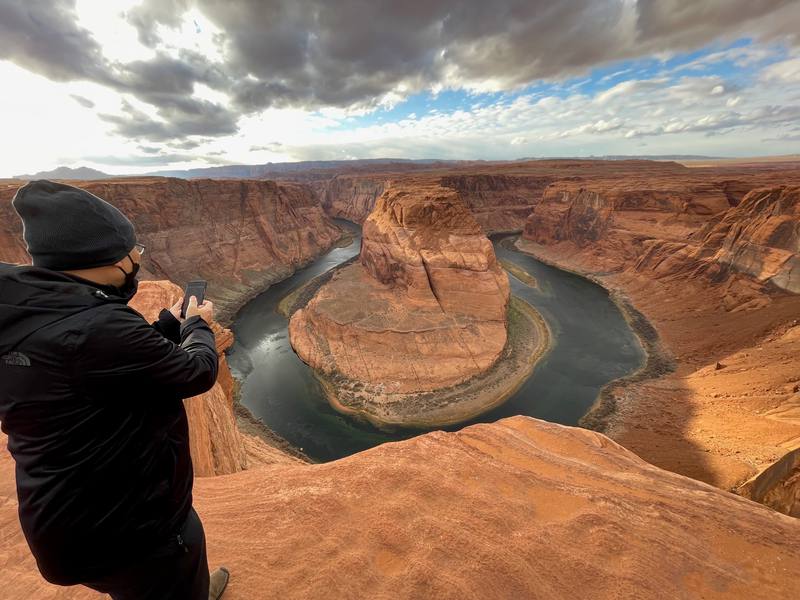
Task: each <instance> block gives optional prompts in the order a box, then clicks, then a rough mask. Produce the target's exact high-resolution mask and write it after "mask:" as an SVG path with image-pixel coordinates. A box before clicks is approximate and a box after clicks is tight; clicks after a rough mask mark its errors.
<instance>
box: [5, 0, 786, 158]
mask: <svg viewBox="0 0 800 600" xmlns="http://www.w3.org/2000/svg"><path fill="white" fill-rule="evenodd" d="M190 8H196V9H197V10H199V11H200V12H202V13H203V14H204V15H205V17H206V18H208V19H209V20H210V21H211V22H212V23H214V25H215V26H216V27H218V28H219V29H220V31H221V32H222V33H221V34H219V35H218V36H216V39H217V41H218V43H219V45H220V48H221V50H222V51H223V52H222V54H223V56H224V57H225V58H224V61H223V62H221V63H215V62H213V61H212V60H210V59H209V58H208V57H205V56H202V55H200V54H198V53H197V52H194V51H187V50H181V51H179V52H178V53H177V54H176V53H175V52H174V51H168V50H167V49H166V48H165V47H164V46H163V45H161V44H160V40H159V36H158V28H159V26H162V27H168V28H169V27H177V26H178V25H179V24H180V23H181V22H182V19H183V16H184V13H185V12H186V11H187V10H189V9H190ZM74 9H75V2H74V0H54V1H48V2H45V1H43V0H2V3H1V4H0V58H8V59H10V60H12V61H14V62H16V63H17V64H20V65H22V66H24V67H25V68H28V69H30V70H32V71H36V72H38V73H42V74H44V75H46V76H47V77H49V78H51V79H54V80H58V81H66V80H89V81H94V82H97V83H101V84H103V85H107V86H109V87H112V88H113V89H115V90H117V91H119V92H124V93H128V94H131V95H132V96H135V97H136V98H137V99H138V100H140V101H142V102H144V103H147V104H149V105H152V106H153V107H155V112H156V114H157V118H152V117H150V116H148V115H147V114H145V113H144V112H142V111H139V110H136V109H134V108H133V107H132V106H131V105H130V104H128V105H127V106H125V107H124V110H123V112H122V114H118V115H103V116H102V118H103V119H105V120H106V121H108V122H109V123H112V124H113V125H114V126H115V127H116V130H117V131H118V133H119V134H120V135H123V136H128V137H135V138H139V139H141V140H143V141H146V140H150V141H155V142H160V141H167V140H173V141H175V140H182V138H184V137H185V136H190V135H202V136H220V135H228V134H231V133H234V132H235V131H236V123H237V120H238V118H239V117H240V116H241V115H243V114H248V113H252V112H255V111H259V110H261V109H263V108H266V107H270V106H277V107H283V106H295V107H302V108H318V107H322V106H337V107H353V106H359V107H369V106H374V105H375V104H377V103H378V102H380V101H381V99H382V98H383V97H384V96H385V95H386V94H387V93H390V92H397V91H398V90H401V91H402V93H413V92H416V91H424V90H430V89H431V88H433V87H437V86H450V87H456V88H458V87H470V86H473V87H474V86H481V85H484V86H485V85H491V87H493V88H495V89H511V88H513V87H515V86H520V85H524V84H527V83H529V82H532V81H535V80H537V79H542V78H545V79H546V78H550V79H559V78H564V77H567V76H572V75H576V74H579V73H582V72H586V71H587V70H588V69H590V68H592V67H593V66H596V65H600V64H603V63H608V62H611V61H615V60H621V59H631V58H636V57H638V56H643V55H649V54H652V53H653V52H675V51H685V50H689V49H693V48H698V47H700V46H704V45H707V44H709V43H711V42H713V41H714V40H717V39H720V38H726V39H729V40H730V39H735V38H736V37H739V36H742V35H746V36H748V37H755V38H758V39H775V38H776V37H778V36H784V38H786V39H790V40H792V41H795V42H796V41H797V37H796V36H797V32H796V29H797V27H796V25H797V23H798V19H800V2H797V0H761V1H758V2H754V1H752V0H707V1H705V2H697V1H695V0H639V2H638V3H632V2H629V1H627V0H559V1H558V2H554V1H552V0H495V1H493V2H485V1H483V0H470V1H465V0H412V1H408V2H397V1H396V0H372V1H370V2H365V1H363V0H338V1H336V2H331V1H329V0H269V1H267V0H144V2H142V4H140V5H138V6H136V7H134V8H132V9H131V10H129V11H128V13H127V19H128V20H129V22H130V23H132V24H133V25H134V26H135V27H136V28H137V30H138V34H139V39H140V40H141V41H142V42H143V43H144V44H145V45H147V46H149V47H152V48H154V49H155V50H156V54H155V56H154V58H152V59H150V60H145V61H135V62H131V63H127V64H120V63H111V62H109V61H107V60H106V59H105V58H104V57H103V54H102V49H101V48H100V47H99V45H98V44H97V42H96V41H95V40H94V38H93V37H92V36H91V34H90V33H89V32H88V31H86V30H85V29H83V28H81V27H80V26H78V25H77V22H76V16H75V13H74ZM198 83H201V84H204V85H206V86H208V87H209V88H211V89H213V90H217V91H220V92H224V93H226V94H228V95H229V96H230V98H231V103H230V106H222V105H220V104H216V103H214V102H210V101H208V100H201V99H198V98H197V97H195V96H193V92H194V91H195V85H196V84H198Z"/></svg>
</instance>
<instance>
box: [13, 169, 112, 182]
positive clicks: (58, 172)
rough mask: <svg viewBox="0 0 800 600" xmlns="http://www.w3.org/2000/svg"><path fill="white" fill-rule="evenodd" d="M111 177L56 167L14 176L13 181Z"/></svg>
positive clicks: (96, 171)
mask: <svg viewBox="0 0 800 600" xmlns="http://www.w3.org/2000/svg"><path fill="white" fill-rule="evenodd" d="M111 177H114V175H109V174H108V173H103V172H102V171H98V170H97V169H91V168H89V167H78V168H76V169H72V168H70V167H57V168H55V169H53V170H52V171H39V172H38V173H34V174H33V175H14V179H22V180H25V181H30V180H34V179H76V180H82V181H88V180H92V179H110V178H111Z"/></svg>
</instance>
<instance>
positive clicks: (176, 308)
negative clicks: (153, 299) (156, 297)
mask: <svg viewBox="0 0 800 600" xmlns="http://www.w3.org/2000/svg"><path fill="white" fill-rule="evenodd" d="M181 306H183V298H181V299H180V300H178V301H177V302H176V303H175V304H173V305H172V308H170V309H169V312H171V313H172V316H173V317H175V318H176V319H178V321H183V319H181Z"/></svg>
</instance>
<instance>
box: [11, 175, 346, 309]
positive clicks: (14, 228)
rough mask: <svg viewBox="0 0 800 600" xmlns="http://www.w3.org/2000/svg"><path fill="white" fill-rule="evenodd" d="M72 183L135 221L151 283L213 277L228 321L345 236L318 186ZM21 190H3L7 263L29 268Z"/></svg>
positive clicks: (212, 289) (215, 296)
mask: <svg viewBox="0 0 800 600" xmlns="http://www.w3.org/2000/svg"><path fill="white" fill-rule="evenodd" d="M72 183H73V184H74V185H78V186H80V187H83V188H84V189H86V190H88V191H90V192H92V193H93V194H96V195H98V196H100V197H101V198H104V199H105V200H107V201H109V202H111V203H112V204H114V205H115V206H116V207H117V208H119V209H120V210H122V211H123V212H124V213H125V214H126V215H128V217H129V218H130V219H131V220H132V221H133V222H134V224H135V225H136V230H137V234H138V235H139V238H140V241H142V242H143V243H144V244H146V245H147V248H148V249H147V254H146V255H145V260H144V263H143V269H142V276H143V277H144V278H154V279H169V280H170V281H173V282H175V283H177V284H178V285H184V284H185V283H186V281H188V280H190V279H197V278H199V279H207V280H208V281H209V289H208V294H209V297H210V298H211V299H212V300H214V301H215V302H216V303H217V305H218V307H219V316H220V318H221V320H223V321H227V320H228V319H229V318H230V317H231V315H232V312H233V311H234V310H235V309H236V308H238V307H239V306H241V304H242V303H243V302H244V301H245V300H246V299H247V298H249V297H250V296H252V295H253V294H255V293H258V292H260V291H263V290H264V289H265V288H266V287H267V286H269V285H270V284H272V283H274V282H276V281H279V280H281V279H284V278H286V277H287V276H289V275H290V274H291V273H292V272H293V271H294V270H295V269H296V268H297V267H298V266H300V265H302V264H304V263H306V262H308V261H310V260H312V259H314V258H316V257H317V256H319V255H320V254H321V253H323V252H324V251H326V250H327V249H328V248H329V247H330V246H331V245H332V244H333V243H334V242H335V241H336V240H337V239H338V238H339V236H340V234H341V232H340V230H339V229H338V228H337V227H336V226H335V225H334V224H333V223H332V222H331V221H330V219H329V218H328V217H327V216H326V215H325V214H324V213H323V212H322V209H321V208H320V205H319V202H318V200H317V199H316V197H315V195H314V194H313V192H312V191H311V189H310V188H309V187H307V186H304V185H300V184H294V183H275V182H273V181H253V180H246V181H235V180H211V179H198V180H192V181H185V180H181V179H165V178H155V177H149V178H136V179H133V178H132V179H114V180H108V181H91V182H72ZM17 187H18V186H17V185H4V186H0V260H3V261H6V262H19V263H24V262H27V261H28V256H27V253H26V252H25V245H24V242H23V241H22V227H21V223H20V221H19V219H18V218H17V216H16V215H15V214H14V211H13V209H12V207H11V205H10V200H11V198H12V197H13V195H14V193H15V192H16V189H17Z"/></svg>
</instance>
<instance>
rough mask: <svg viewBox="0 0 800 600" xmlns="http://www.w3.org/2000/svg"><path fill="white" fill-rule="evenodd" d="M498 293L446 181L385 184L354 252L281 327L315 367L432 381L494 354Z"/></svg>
mask: <svg viewBox="0 0 800 600" xmlns="http://www.w3.org/2000/svg"><path fill="white" fill-rule="evenodd" d="M508 298H509V284H508V278H507V276H506V274H505V272H504V271H503V270H502V268H501V267H500V266H499V264H498V263H497V261H496V259H495V255H494V251H493V249H492V245H491V243H490V242H489V240H488V239H486V237H485V236H484V235H483V234H482V232H481V229H480V227H479V226H478V224H477V223H476V222H475V219H474V218H473V217H472V216H471V214H470V213H469V211H467V210H466V209H465V208H464V206H463V204H462V203H461V202H460V200H459V199H458V197H457V195H456V194H455V193H454V192H453V191H452V190H447V189H445V188H440V187H435V186H434V187H413V188H402V187H399V186H393V187H392V188H390V189H389V190H388V191H387V192H386V193H385V194H384V195H383V196H382V197H381V198H380V199H379V200H378V202H377V204H376V206H375V209H374V210H373V212H372V213H371V215H370V217H369V218H368V219H367V221H366V222H365V223H364V228H363V241H362V248H361V256H360V261H359V262H358V263H355V264H353V265H350V266H347V267H345V268H343V269H341V270H340V271H339V272H338V273H337V274H336V275H335V276H334V277H333V279H332V280H331V281H330V282H329V283H328V284H326V285H325V286H323V287H322V288H321V289H320V290H319V291H318V292H317V294H316V296H315V297H314V298H313V299H312V300H311V301H310V302H309V303H308V305H307V306H306V308H305V309H302V310H300V311H298V312H296V313H295V314H294V315H293V317H292V319H291V323H290V327H289V333H290V337H291V341H292V345H293V346H294V348H295V350H296V351H297V353H298V354H299V355H300V357H301V358H302V359H303V360H304V361H306V362H307V363H309V364H310V365H311V366H312V367H314V368H315V369H318V370H320V371H322V372H323V373H326V374H329V375H333V374H336V375H343V376H344V377H346V378H348V379H351V380H356V381H362V382H368V383H372V384H380V385H382V386H384V387H385V390H386V392H388V393H406V392H412V391H425V390H432V389H437V388H442V387H447V386H452V385H455V384H457V383H459V382H461V381H464V380H466V379H468V378H470V377H472V376H473V375H475V374H477V373H480V372H482V371H484V370H486V369H488V368H489V367H490V366H491V365H492V364H493V363H494V362H495V360H497V358H498V356H499V355H500V352H501V351H502V350H503V347H504V345H505V341H506V305H507V303H508Z"/></svg>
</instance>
